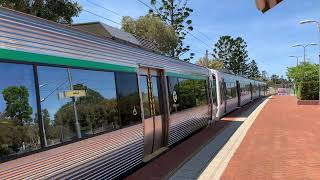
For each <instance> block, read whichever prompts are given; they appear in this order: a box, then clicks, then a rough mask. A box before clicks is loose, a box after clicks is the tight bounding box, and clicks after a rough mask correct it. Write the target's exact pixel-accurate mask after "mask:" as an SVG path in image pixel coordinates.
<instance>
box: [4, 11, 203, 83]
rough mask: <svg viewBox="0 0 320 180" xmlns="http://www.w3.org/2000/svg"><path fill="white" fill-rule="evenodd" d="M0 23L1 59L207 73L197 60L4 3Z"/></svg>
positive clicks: (190, 74)
mask: <svg viewBox="0 0 320 180" xmlns="http://www.w3.org/2000/svg"><path fill="white" fill-rule="evenodd" d="M0 25H1V28H0V34H1V35H0V36H1V40H0V58H1V59H9V60H18V61H27V62H37V63H45V64H55V65H65V66H77V67H78V66H79V67H90V68H97V69H106V70H117V71H129V72H134V71H136V69H137V68H138V67H139V66H147V67H151V68H159V69H164V70H166V71H165V72H166V73H168V75H175V76H183V77H191V78H206V76H208V73H209V71H208V69H207V68H205V67H202V66H199V65H196V64H192V63H189V62H184V61H181V60H178V59H175V58H172V57H167V56H164V55H161V54H159V53H155V52H152V51H148V50H146V49H143V48H139V47H133V46H130V43H120V42H117V41H114V40H112V39H107V38H101V37H99V36H97V35H94V34H91V33H89V32H85V31H81V30H79V29H76V28H72V27H70V26H66V25H62V24H59V23H55V22H51V21H48V20H45V19H42V18H38V17H35V16H31V15H28V14H25V13H21V12H17V11H14V10H11V9H7V8H3V7H0Z"/></svg>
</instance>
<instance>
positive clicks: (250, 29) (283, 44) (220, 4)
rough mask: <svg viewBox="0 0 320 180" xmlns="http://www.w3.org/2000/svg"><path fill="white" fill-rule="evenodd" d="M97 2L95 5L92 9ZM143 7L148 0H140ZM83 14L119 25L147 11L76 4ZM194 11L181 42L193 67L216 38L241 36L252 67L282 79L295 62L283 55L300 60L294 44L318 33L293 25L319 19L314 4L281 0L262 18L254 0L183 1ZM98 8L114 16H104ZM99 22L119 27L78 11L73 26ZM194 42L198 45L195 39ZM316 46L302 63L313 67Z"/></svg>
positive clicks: (129, 4)
mask: <svg viewBox="0 0 320 180" xmlns="http://www.w3.org/2000/svg"><path fill="white" fill-rule="evenodd" d="M88 1H91V2H93V3H95V4H99V5H100V7H97V6H94V5H92V4H91V3H88ZM140 1H142V2H145V3H146V4H149V2H150V0H140ZM77 2H78V3H79V4H81V5H82V6H83V8H84V9H85V10H88V11H92V12H94V13H95V14H98V15H100V16H102V17H105V18H108V19H111V20H112V21H115V22H119V23H120V22H121V16H131V17H133V18H138V17H139V16H143V15H145V14H146V13H147V12H148V7H146V6H145V5H143V4H142V3H141V2H139V0H107V1H103V0H77ZM188 5H189V7H190V8H192V9H193V10H194V13H193V14H192V15H191V16H190V19H191V20H192V21H193V27H194V31H193V32H192V34H193V35H194V36H196V37H197V39H195V38H194V37H192V36H190V35H188V36H187V38H186V40H185V44H186V45H190V46H191V50H192V52H194V53H195V54H196V56H195V59H194V60H192V62H193V63H194V62H195V60H197V59H198V58H199V57H202V56H203V55H204V53H205V50H206V49H208V50H209V52H210V51H211V52H212V48H213V46H214V44H215V43H216V42H217V40H218V39H219V37H220V36H222V35H230V36H233V37H242V38H243V39H244V40H245V41H246V42H247V44H248V48H247V49H248V52H249V58H250V59H254V60H256V61H257V63H258V67H259V69H260V70H266V71H267V73H268V75H269V76H271V75H272V74H277V75H279V76H281V75H283V76H284V77H286V69H287V67H291V66H295V65H296V59H295V58H290V57H289V56H291V55H293V56H301V58H300V60H301V61H303V48H302V47H295V48H293V47H292V45H295V44H308V43H318V41H319V40H318V39H319V38H318V37H319V33H318V30H317V27H316V25H315V24H305V25H301V24H299V22H300V21H302V20H305V19H313V20H318V21H320V1H319V0H283V1H282V2H281V3H280V4H279V5H278V6H276V7H275V8H273V9H271V10H270V11H268V12H266V13H265V14H262V13H261V12H260V11H258V10H257V9H256V5H255V0H223V1H221V0H189V4H188ZM103 7H105V8H107V9H109V10H112V11H114V12H116V13H117V14H115V13H111V12H108V11H107V10H105V9H104V8H103ZM92 21H101V22H103V23H106V24H108V25H111V26H114V27H118V28H120V25H118V24H116V23H113V22H111V21H107V20H106V19H104V18H101V17H98V16H95V15H92V14H90V13H88V12H86V11H83V12H82V13H81V14H80V15H79V17H75V18H74V23H83V22H92ZM198 39H200V41H199V40H198ZM318 52H319V47H318V46H310V47H307V51H306V56H307V60H309V61H310V62H313V63H318V57H317V54H318Z"/></svg>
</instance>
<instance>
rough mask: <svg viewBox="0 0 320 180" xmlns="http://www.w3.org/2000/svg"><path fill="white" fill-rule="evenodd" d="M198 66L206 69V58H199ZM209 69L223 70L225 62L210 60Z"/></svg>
mask: <svg viewBox="0 0 320 180" xmlns="http://www.w3.org/2000/svg"><path fill="white" fill-rule="evenodd" d="M196 64H198V65H200V66H204V67H206V66H207V64H206V58H205V57H202V58H199V60H198V61H197V62H196ZM208 68H210V69H215V70H220V69H223V68H224V64H223V61H221V60H217V59H208Z"/></svg>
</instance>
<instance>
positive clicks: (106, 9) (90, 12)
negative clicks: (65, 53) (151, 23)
mask: <svg viewBox="0 0 320 180" xmlns="http://www.w3.org/2000/svg"><path fill="white" fill-rule="evenodd" d="M86 1H87V2H88V3H90V4H92V5H94V6H96V7H100V8H102V9H104V10H105V11H107V12H111V13H113V14H115V15H117V16H119V17H122V15H121V14H119V13H117V12H115V11H112V10H110V9H108V8H106V7H104V6H101V5H100V4H97V3H94V2H91V1H90V0H86ZM137 1H138V2H139V3H141V4H143V5H144V6H146V7H147V8H149V9H152V10H153V11H156V10H155V9H154V8H153V7H151V6H150V5H148V4H147V3H145V2H143V1H142V0H137ZM83 11H85V12H87V13H89V14H92V15H94V16H97V17H99V18H101V19H104V20H107V21H109V22H112V23H114V24H117V25H120V26H121V23H120V22H116V21H114V20H112V19H109V18H106V17H104V16H102V15H99V14H96V13H94V12H92V11H89V10H87V9H83ZM165 23H166V24H167V22H165ZM167 25H169V24H167ZM196 31H197V32H199V33H200V34H202V36H204V37H206V38H207V39H208V40H210V38H209V37H208V36H207V35H206V34H204V33H202V32H201V31H199V30H197V29H196ZM187 33H188V34H190V35H191V36H192V37H193V38H195V39H196V40H198V41H199V42H200V43H202V44H203V45H204V46H206V47H208V48H209V49H212V47H211V46H210V45H208V44H207V43H206V42H204V41H203V40H201V39H200V38H198V37H196V36H195V35H194V34H192V33H191V32H187ZM191 51H193V50H191ZM194 52H196V51H194ZM197 53H200V52H199V51H197Z"/></svg>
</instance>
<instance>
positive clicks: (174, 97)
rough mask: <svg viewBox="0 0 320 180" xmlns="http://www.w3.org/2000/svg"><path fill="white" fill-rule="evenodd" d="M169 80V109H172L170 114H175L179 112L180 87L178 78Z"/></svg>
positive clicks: (169, 77) (168, 78)
mask: <svg viewBox="0 0 320 180" xmlns="http://www.w3.org/2000/svg"><path fill="white" fill-rule="evenodd" d="M167 80H168V94H169V105H170V106H169V108H170V113H174V112H177V111H178V106H179V104H178V99H179V96H178V89H179V88H178V86H179V81H178V78H177V77H171V76H168V77H167Z"/></svg>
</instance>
